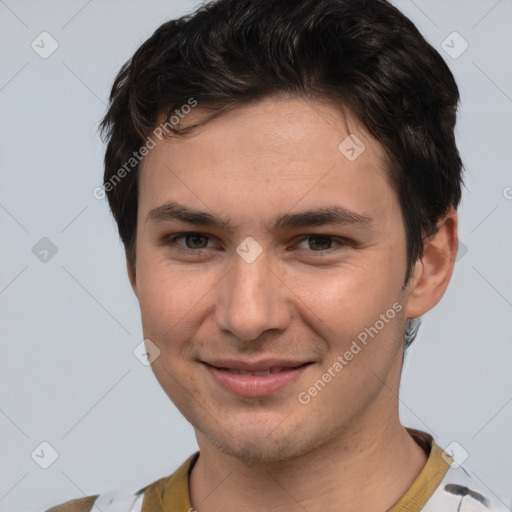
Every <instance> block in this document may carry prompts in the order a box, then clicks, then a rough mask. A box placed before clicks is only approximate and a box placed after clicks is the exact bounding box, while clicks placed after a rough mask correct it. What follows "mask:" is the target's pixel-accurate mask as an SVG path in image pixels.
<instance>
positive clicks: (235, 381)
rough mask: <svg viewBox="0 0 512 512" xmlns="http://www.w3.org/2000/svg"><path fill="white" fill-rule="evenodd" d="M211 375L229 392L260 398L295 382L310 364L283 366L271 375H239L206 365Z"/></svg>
mask: <svg viewBox="0 0 512 512" xmlns="http://www.w3.org/2000/svg"><path fill="white" fill-rule="evenodd" d="M205 366H206V368H207V369H208V371H209V372H210V375H212V377H213V378H214V380H215V381H216V382H217V383H218V384H220V385H221V386H222V387H223V388H224V389H225V390H226V391H228V392H229V393H231V394H233V395H236V396H241V397H245V398H258V397H263V396H269V395H272V394H274V393H277V392H278V391H279V390H281V389H283V388H284V387H285V386H287V385H289V384H291V383H292V382H295V381H296V380H297V379H298V378H299V377H300V376H301V375H302V373H303V372H304V371H305V370H306V368H307V367H308V366H309V364H308V365H305V366H300V367H298V368H283V370H281V371H280V372H278V373H272V374H269V375H239V374H236V373H230V372H228V371H226V370H219V369H218V368H215V367H213V366H210V365H205Z"/></svg>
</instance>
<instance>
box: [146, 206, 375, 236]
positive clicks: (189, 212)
mask: <svg viewBox="0 0 512 512" xmlns="http://www.w3.org/2000/svg"><path fill="white" fill-rule="evenodd" d="M166 221H181V222H186V223H189V224H195V225H197V226H204V227H209V228H218V229H222V230H224V231H228V232H233V231H234V230H235V225H234V224H233V223H232V222H231V221H229V220H227V219H222V218H220V217H217V216H215V215H212V214H210V213H208V212H203V211H200V210H194V209H192V208H188V207H187V206H185V205H183V204H180V203H177V202H176V201H169V202H167V203H164V204H162V205H161V206H158V207H156V208H153V209H152V210H150V211H149V212H148V214H147V216H146V223H148V222H151V223H159V222H166ZM324 224H333V225H342V226H356V227H371V226H372V225H373V224H374V221H373V219H372V218H371V217H370V216H368V215H365V214H361V213H357V212H354V211H352V210H349V209H347V208H345V207H343V206H326V207H321V208H315V209H311V210H307V211H303V212H299V213H285V214H283V215H279V216H277V217H275V218H274V219H272V220H271V221H270V222H269V223H268V224H267V225H266V227H267V229H268V230H269V231H274V232H275V231H279V230H283V229H286V228H297V227H309V226H322V225H324Z"/></svg>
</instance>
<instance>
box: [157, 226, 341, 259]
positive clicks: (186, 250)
mask: <svg viewBox="0 0 512 512" xmlns="http://www.w3.org/2000/svg"><path fill="white" fill-rule="evenodd" d="M189 235H196V236H201V237H206V238H208V240H209V241H210V240H211V237H210V236H209V235H206V234H204V233H198V232H196V231H186V232H183V233H178V234H176V235H169V236H167V237H165V239H164V241H163V244H164V245H174V244H176V243H177V241H178V240H181V239H184V238H186V237H187V236H189ZM308 238H321V239H322V238H326V239H331V240H332V241H333V242H335V243H337V244H338V247H330V248H329V249H325V250H319V251H313V250H307V249H300V250H305V251H306V252H310V253H313V254H314V253H320V255H323V254H331V253H332V252H334V251H338V250H340V249H342V248H343V247H345V246H347V245H349V242H348V240H346V239H344V238H340V237H335V236H333V235H323V234H319V233H314V234H309V235H304V236H303V237H302V238H301V240H299V242H298V243H301V242H303V241H304V240H307V239H308ZM207 249H208V247H204V248H201V249H189V248H183V247H182V246H180V245H179V244H178V247H177V251H178V252H181V253H186V254H191V253H201V252H202V251H206V250H207Z"/></svg>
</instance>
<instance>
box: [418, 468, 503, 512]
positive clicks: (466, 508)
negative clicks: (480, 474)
mask: <svg viewBox="0 0 512 512" xmlns="http://www.w3.org/2000/svg"><path fill="white" fill-rule="evenodd" d="M508 501H510V500H508ZM508 506H509V503H508V502H507V500H504V499H502V498H500V497H499V496H498V495H497V494H496V493H494V492H493V491H492V490H491V489H490V488H488V487H487V486H486V485H484V484H482V483H481V482H480V481H479V480H478V479H477V478H476V477H474V476H473V475H472V474H471V473H470V472H469V471H468V470H466V469H465V468H464V467H462V466H454V467H449V468H448V471H447V472H446V474H445V476H444V478H443V480H442V481H441V483H440V484H439V486H438V487H437V489H436V490H435V491H434V493H433V494H432V496H431V497H430V499H429V500H428V501H427V503H426V505H425V507H424V508H423V509H422V512H439V511H440V510H442V511H450V512H452V511H453V512H457V511H458V512H509V511H510V509H509V508H508Z"/></svg>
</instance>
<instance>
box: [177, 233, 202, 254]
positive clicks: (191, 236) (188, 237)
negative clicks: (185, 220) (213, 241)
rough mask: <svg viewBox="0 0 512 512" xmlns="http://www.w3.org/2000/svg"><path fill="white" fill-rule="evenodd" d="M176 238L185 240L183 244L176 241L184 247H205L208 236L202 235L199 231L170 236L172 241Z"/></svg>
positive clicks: (191, 248)
mask: <svg viewBox="0 0 512 512" xmlns="http://www.w3.org/2000/svg"><path fill="white" fill-rule="evenodd" d="M178 240H185V246H183V245H182V244H180V243H178V245H179V246H180V247H183V248H184V249H190V250H194V249H206V248H207V245H208V240H209V237H207V236H206V235H202V234H201V233H181V234H179V235H177V236H175V237H172V238H171V241H172V242H173V243H175V242H177V241H178Z"/></svg>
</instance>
